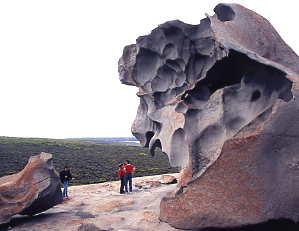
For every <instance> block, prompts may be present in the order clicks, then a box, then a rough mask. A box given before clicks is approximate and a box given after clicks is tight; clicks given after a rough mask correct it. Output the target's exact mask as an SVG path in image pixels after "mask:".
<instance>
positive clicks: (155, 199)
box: [0, 174, 178, 231]
mask: <svg viewBox="0 0 299 231" xmlns="http://www.w3.org/2000/svg"><path fill="white" fill-rule="evenodd" d="M167 175H171V176H173V177H177V176H178V174H167ZM162 178H163V175H162V176H161V175H156V176H147V177H136V178H133V184H134V185H135V183H136V184H143V183H145V182H147V183H149V182H159V181H160V180H161V179H162ZM119 185H120V182H119V181H117V182H106V183H101V184H91V185H82V186H71V187H69V196H70V200H66V201H64V202H63V203H61V204H59V205H56V206H55V207H53V208H51V209H49V210H47V211H46V212H44V213H42V214H39V215H36V216H33V217H27V216H16V217H14V218H13V219H12V221H11V223H10V225H11V227H12V230H13V231H41V230H43V231H45V230H52V231H62V230H63V231H99V230H101V231H104V230H106V231H108V230H109V231H112V230H113V231H133V230H138V231H152V230H162V231H175V230H177V229H175V228H172V227H171V226H170V225H168V224H167V223H164V222H161V221H159V209H160V200H161V198H162V197H163V196H165V195H166V194H167V193H170V192H171V191H173V190H174V189H175V187H176V185H175V184H172V185H165V184H160V186H159V187H152V188H147V189H140V190H139V189H138V188H135V187H133V193H129V194H125V195H123V194H119ZM0 230H1V226H0Z"/></svg>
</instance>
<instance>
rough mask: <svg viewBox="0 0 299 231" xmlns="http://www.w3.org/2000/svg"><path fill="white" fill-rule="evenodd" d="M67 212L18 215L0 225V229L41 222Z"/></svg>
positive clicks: (3, 230) (4, 230) (1, 230)
mask: <svg viewBox="0 0 299 231" xmlns="http://www.w3.org/2000/svg"><path fill="white" fill-rule="evenodd" d="M64 214H69V213H68V212H58V213H41V214H39V215H36V216H18V217H14V218H12V219H11V221H10V222H9V223H7V224H2V225H0V231H6V230H10V229H11V228H14V227H17V226H20V225H24V224H26V223H41V222H43V221H45V220H47V219H49V218H53V217H60V216H61V215H64Z"/></svg>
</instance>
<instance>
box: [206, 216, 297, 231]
mask: <svg viewBox="0 0 299 231" xmlns="http://www.w3.org/2000/svg"><path fill="white" fill-rule="evenodd" d="M266 230H269V231H272V230H280V231H295V230H299V223H295V222H293V221H291V220H288V219H279V220H270V221H268V222H264V223H260V224H256V225H247V226H244V227H240V228H223V229H219V228H207V229H201V231H266Z"/></svg>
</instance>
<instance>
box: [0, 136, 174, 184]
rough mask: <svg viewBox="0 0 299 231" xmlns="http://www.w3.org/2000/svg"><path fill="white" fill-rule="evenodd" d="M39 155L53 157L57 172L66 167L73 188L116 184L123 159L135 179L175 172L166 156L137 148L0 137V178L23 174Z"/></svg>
mask: <svg viewBox="0 0 299 231" xmlns="http://www.w3.org/2000/svg"><path fill="white" fill-rule="evenodd" d="M40 152H48V153H52V154H53V158H54V166H55V168H56V170H57V171H60V170H62V168H63V167H64V166H65V165H67V166H69V167H70V168H71V172H72V174H73V177H74V179H73V181H72V184H73V185H78V184H90V183H100V182H105V181H112V180H117V169H118V164H119V163H121V162H124V161H125V160H126V159H129V160H131V162H132V163H133V164H134V165H135V166H136V173H135V176H148V175H156V174H164V173H172V172H177V171H178V169H176V168H171V167H170V165H169V163H168V158H167V156H166V155H165V154H163V153H162V152H160V151H158V152H157V153H156V155H155V156H154V157H151V156H150V155H147V154H146V153H147V149H145V148H141V147H136V146H125V145H112V144H95V143H89V142H83V141H68V140H54V139H40V138H12V137H0V177H2V176H5V175H9V174H13V173H16V172H18V171H20V170H22V169H23V168H24V167H25V165H26V163H27V161H28V159H29V157H30V156H32V155H37V154H39V153H40Z"/></svg>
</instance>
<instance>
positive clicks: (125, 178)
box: [118, 160, 136, 194]
mask: <svg viewBox="0 0 299 231" xmlns="http://www.w3.org/2000/svg"><path fill="white" fill-rule="evenodd" d="M135 170H136V168H135V166H134V165H133V164H131V162H130V161H129V160H126V162H125V163H122V164H120V165H119V166H118V177H119V179H120V189H119V193H120V194H124V193H128V192H132V178H133V173H134V172H135Z"/></svg>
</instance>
